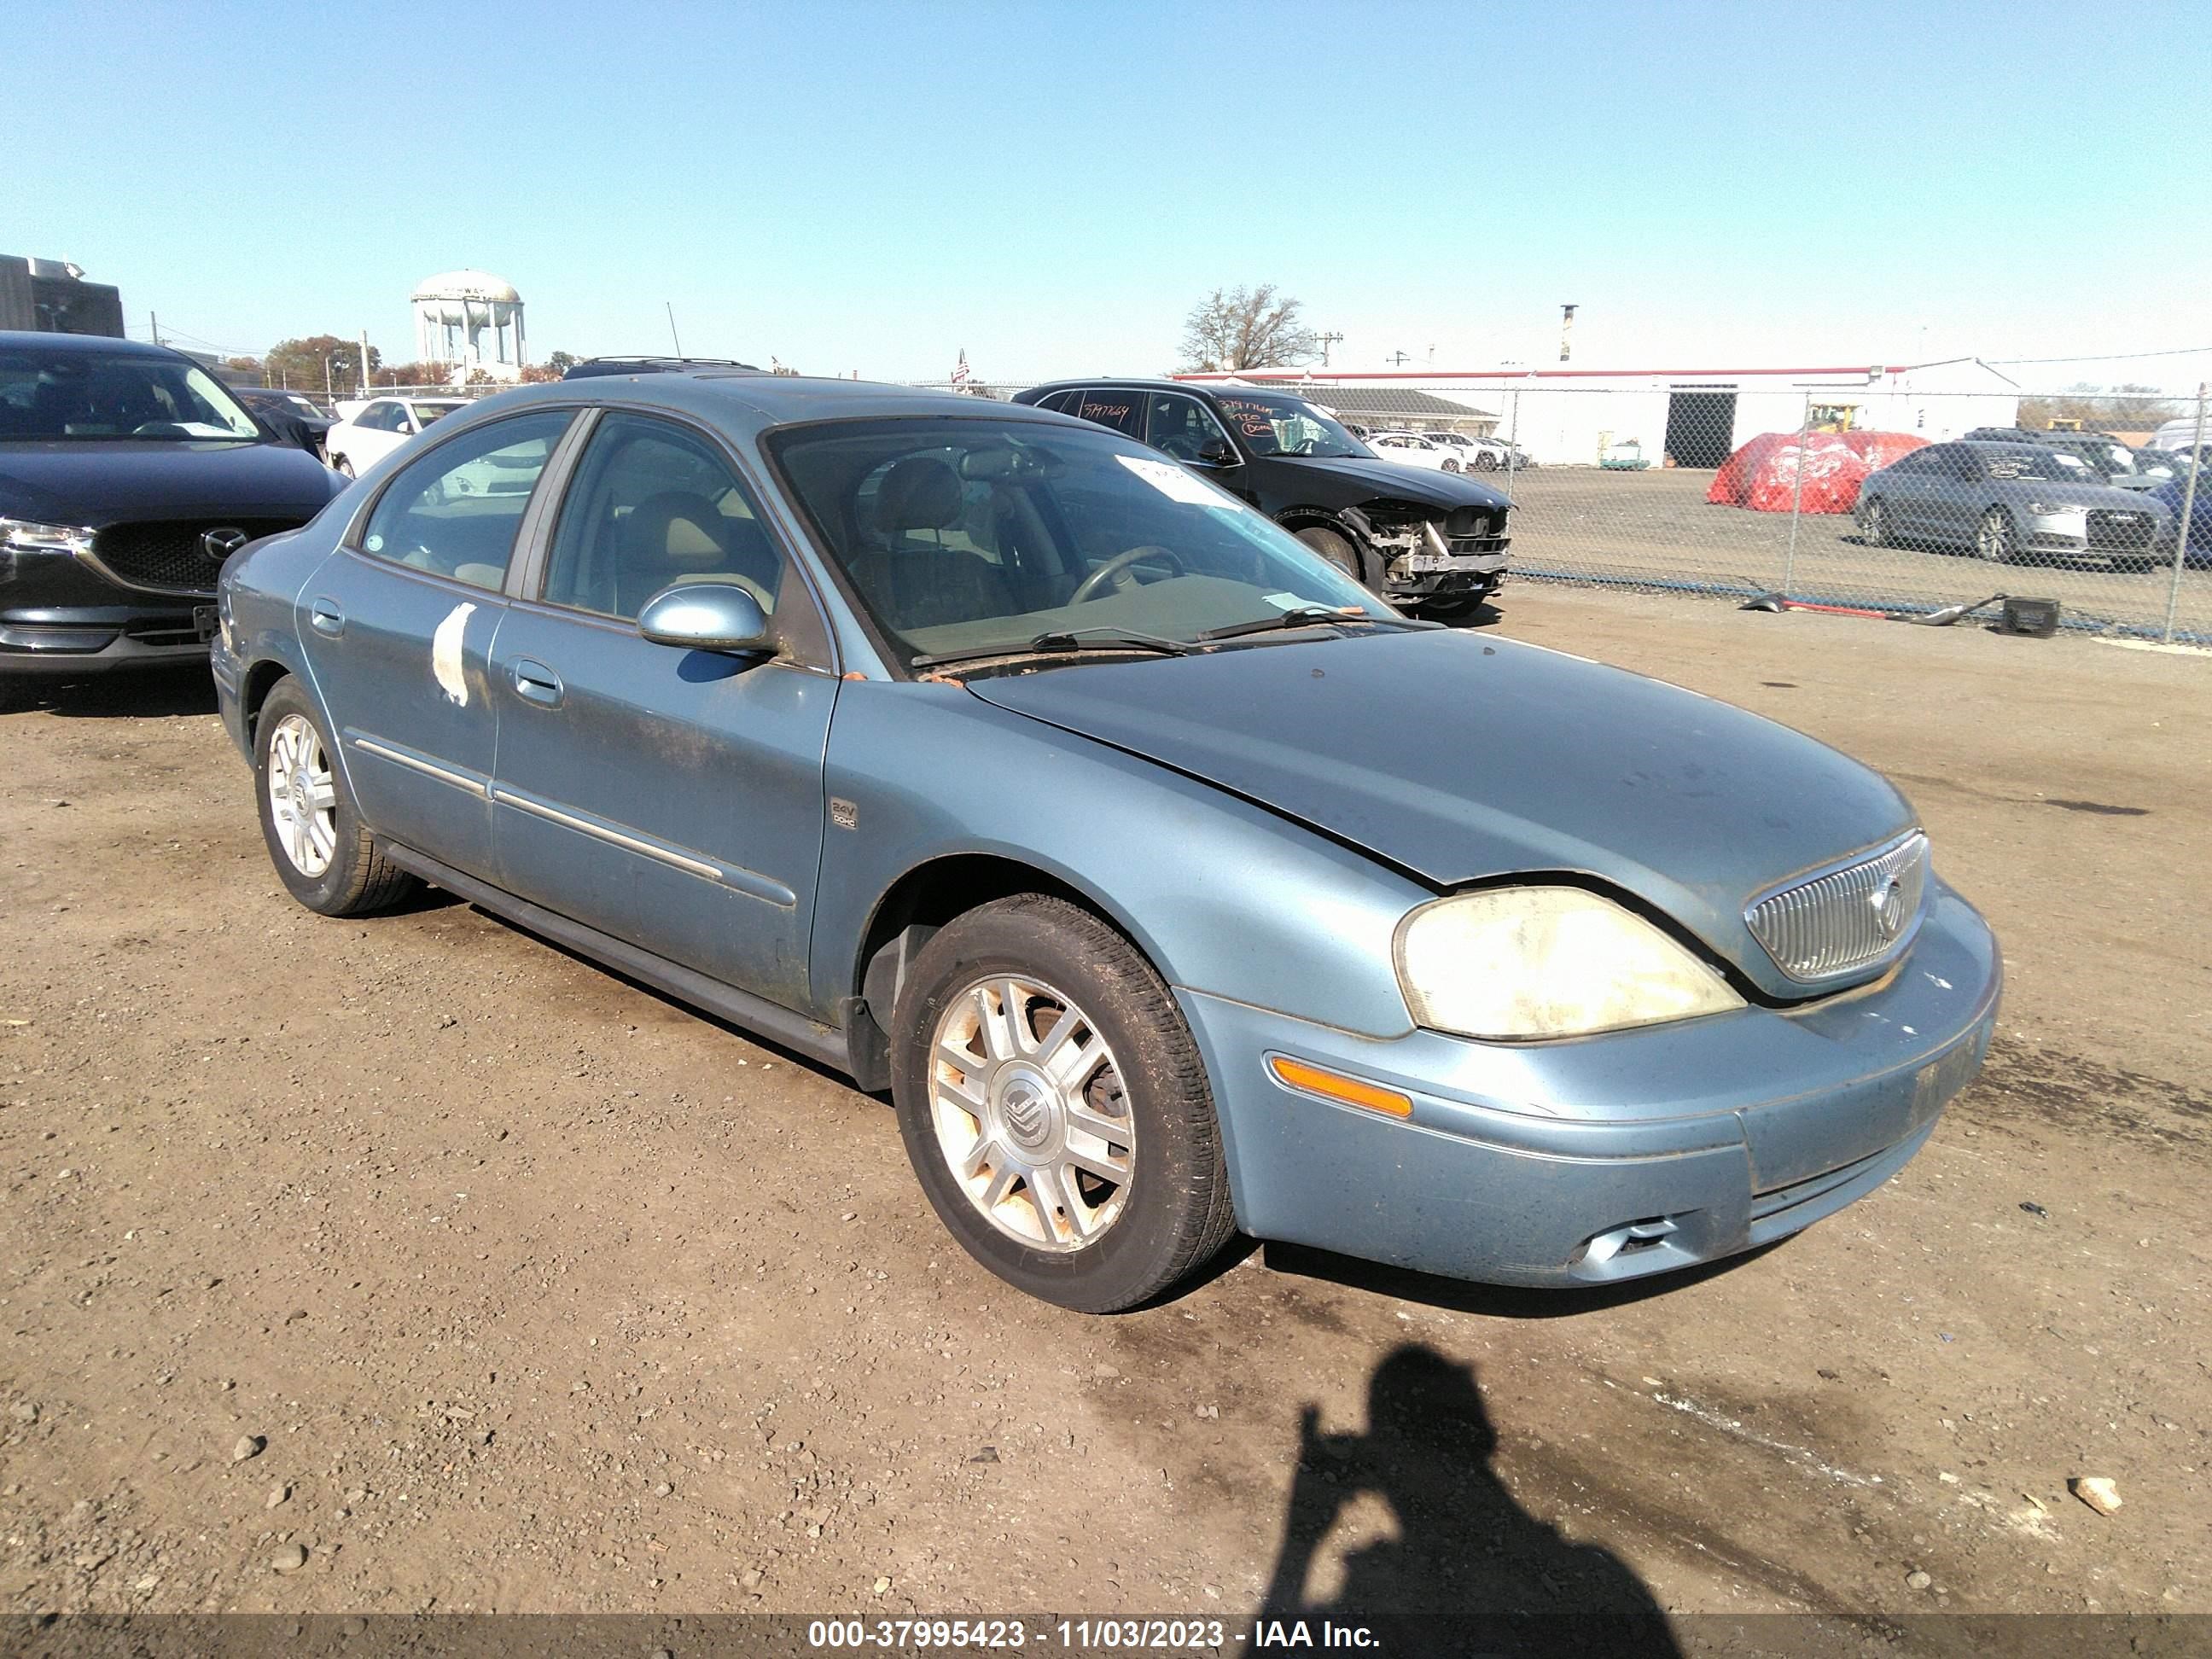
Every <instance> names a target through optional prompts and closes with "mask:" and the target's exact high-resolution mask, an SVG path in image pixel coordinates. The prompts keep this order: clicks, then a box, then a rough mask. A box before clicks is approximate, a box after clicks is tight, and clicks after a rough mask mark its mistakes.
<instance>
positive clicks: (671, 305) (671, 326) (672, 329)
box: [660, 300, 684, 357]
mask: <svg viewBox="0 0 2212 1659" xmlns="http://www.w3.org/2000/svg"><path fill="white" fill-rule="evenodd" d="M660 303H661V304H663V305H665V306H666V307H668V337H669V338H670V339H671V340H673V341H675V343H676V355H677V356H679V357H681V356H683V355H684V342H683V341H681V340H679V339H677V337H676V302H675V301H672V300H663V301H661V302H660Z"/></svg>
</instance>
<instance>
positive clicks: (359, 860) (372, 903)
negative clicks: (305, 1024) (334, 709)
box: [253, 679, 417, 916]
mask: <svg viewBox="0 0 2212 1659" xmlns="http://www.w3.org/2000/svg"><path fill="white" fill-rule="evenodd" d="M334 758H335V757H334V753H333V750H332V746H331V743H330V741H329V739H328V738H326V737H325V734H324V732H323V728H322V721H321V717H320V716H319V715H318V714H316V712H315V708H314V705H313V703H311V702H308V701H307V696H306V694H305V693H304V692H302V691H301V690H300V687H299V684H298V682H296V681H295V680H291V679H284V680H281V681H279V682H278V683H277V685H276V690H273V691H271V692H270V694H269V697H268V700H267V701H266V702H264V703H263V704H262V705H261V713H260V715H259V717H258V719H257V720H255V722H254V727H253V781H254V794H255V796H256V798H257V799H258V804H259V806H260V809H261V811H260V817H261V836H262V839H263V840H264V841H265V842H268V844H269V858H270V862H271V863H273V864H274V865H275V866H276V874H277V876H278V878H280V879H281V880H282V881H283V884H284V885H285V887H286V888H287V889H288V890H289V891H290V893H291V895H292V896H293V897H294V898H295V899H297V900H299V901H300V902H301V903H302V904H304V905H306V906H307V908H309V909H310V910H313V911H315V912H316V913H317V914H318V915H325V916H358V915H367V914H368V912H370V911H372V910H381V909H384V908H386V907H387V906H389V905H392V904H393V903H396V902H398V900H400V899H402V898H404V897H405V896H407V895H408V894H410V893H411V892H413V891H414V890H415V888H416V885H417V883H416V879H415V878H414V877H413V876H411V875H410V874H408V873H407V872H405V871H404V870H402V869H401V868H399V866H398V865H396V864H394V863H392V860H390V858H389V857H387V856H386V854H385V851H384V845H383V843H382V842H380V841H379V840H378V838H377V837H376V836H375V834H374V832H373V831H372V830H370V829H369V828H368V826H367V825H366V824H364V823H362V821H361V815H360V813H359V812H357V811H356V810H355V808H354V804H353V798H352V796H351V795H349V793H347V792H346V787H345V779H344V777H343V775H341V774H340V773H339V771H338V769H337V766H336V765H335V764H334V763H333V762H334Z"/></svg>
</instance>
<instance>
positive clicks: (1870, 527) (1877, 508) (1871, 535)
mask: <svg viewBox="0 0 2212 1659" xmlns="http://www.w3.org/2000/svg"><path fill="white" fill-rule="evenodd" d="M1888 518H1889V514H1888V511H1887V509H1886V508H1885V507H1883V506H1882V504H1881V496H1879V495H1877V496H1875V498H1874V499H1873V500H1872V501H1869V502H1868V503H1867V504H1866V522H1865V524H1864V525H1863V526H1862V527H1861V529H1860V532H1859V536H1860V539H1861V540H1863V541H1864V542H1865V543H1866V544H1867V545H1868V546H1869V547H1887V546H1888V545H1889V544H1890V543H1889V524H1888Z"/></svg>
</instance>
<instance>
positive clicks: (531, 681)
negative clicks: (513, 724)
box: [509, 657, 566, 708]
mask: <svg viewBox="0 0 2212 1659" xmlns="http://www.w3.org/2000/svg"><path fill="white" fill-rule="evenodd" d="M509 673H511V674H512V675H513V679H514V689H515V691H516V693H517V695H519V696H523V697H525V698H527V699H528V700H529V701H530V702H534V703H537V704H538V705H539V706H540V707H541V708H559V707H560V706H561V693H562V690H565V689H566V688H564V687H563V686H562V684H561V677H560V676H559V675H558V674H556V673H555V672H554V671H552V670H551V669H550V668H548V667H547V666H546V665H544V663H542V662H538V661H537V660H536V659H533V658H530V657H517V658H516V659H514V663H513V667H512V668H510V669H509Z"/></svg>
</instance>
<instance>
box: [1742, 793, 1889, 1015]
mask: <svg viewBox="0 0 2212 1659" xmlns="http://www.w3.org/2000/svg"><path fill="white" fill-rule="evenodd" d="M1927 890H1928V837H1927V836H1924V835H1923V834H1921V833H1920V831H1918V830H1917V829H1916V830H1914V831H1913V832H1912V833H1911V835H1909V836H1906V837H1905V839H1904V840H1902V841H1900V842H1897V843H1896V844H1895V845H1893V846H1891V847H1888V848H1885V849H1883V850H1882V851H1881V852H1879V853H1876V854H1874V855H1873V856H1872V857H1869V858H1864V859H1861V860H1857V861H1856V862H1854V863H1851V864H1849V865H1846V866H1844V867H1842V868H1841V869H1837V870H1830V871H1826V872H1823V873H1821V874H1820V875H1816V876H1814V877H1811V878H1808V879H1807V880H1804V881H1799V882H1795V883H1792V884H1790V886H1787V887H1784V888H1783V889H1781V890H1778V891H1777V892H1773V893H1770V894H1768V895H1767V896H1765V898H1762V899H1760V900H1759V901H1758V902H1755V903H1753V905H1752V907H1751V908H1750V909H1748V910H1747V911H1746V912H1744V921H1746V922H1747V924H1748V925H1749V926H1750V928H1751V933H1752V937H1753V938H1754V939H1757V940H1758V941H1759V943H1760V944H1761V945H1765V947H1766V953H1767V955H1769V956H1771V957H1773V958H1774V960H1775V962H1776V963H1778V965H1779V966H1780V968H1781V969H1782V971H1783V972H1784V973H1785V974H1787V975H1790V978H1792V979H1794V980H1800V981H1804V982H1806V983H1808V984H1812V983H1818V982H1819V981H1822V980H1829V979H1834V978H1835V977H1837V976H1838V975H1842V974H1849V973H1853V972H1855V971H1857V969H1862V968H1865V967H1869V966H1870V965H1872V964H1873V963H1879V962H1881V961H1883V960H1885V959H1886V958H1887V957H1892V956H1894V955H1896V954H1897V953H1898V952H1899V951H1902V950H1903V949H1904V948H1905V945H1907V944H1909V943H1910V942H1911V939H1912V934H1913V931H1914V929H1915V928H1917V927H1918V926H1919V924H1920V907H1921V902H1922V900H1923V898H1924V897H1925V896H1926V895H1927Z"/></svg>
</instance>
